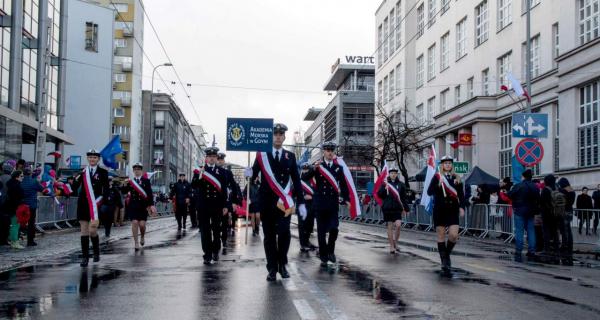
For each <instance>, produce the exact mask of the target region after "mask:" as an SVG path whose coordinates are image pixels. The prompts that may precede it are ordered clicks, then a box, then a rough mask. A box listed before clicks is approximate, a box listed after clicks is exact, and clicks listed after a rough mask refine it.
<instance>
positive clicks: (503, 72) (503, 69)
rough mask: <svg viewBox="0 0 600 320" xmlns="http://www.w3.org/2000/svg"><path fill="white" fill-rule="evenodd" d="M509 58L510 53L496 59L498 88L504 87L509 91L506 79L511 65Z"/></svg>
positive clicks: (509, 85) (509, 86) (508, 83)
mask: <svg viewBox="0 0 600 320" xmlns="http://www.w3.org/2000/svg"><path fill="white" fill-rule="evenodd" d="M510 56H511V52H509V53H507V54H505V55H503V56H502V57H500V58H498V78H499V80H500V86H502V85H504V86H506V87H507V88H509V89H510V88H511V87H512V86H511V84H510V82H509V81H508V78H507V76H508V73H509V72H510V71H511V69H512V63H511V58H510Z"/></svg>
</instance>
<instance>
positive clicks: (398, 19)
mask: <svg viewBox="0 0 600 320" xmlns="http://www.w3.org/2000/svg"><path fill="white" fill-rule="evenodd" d="M401 46H402V1H398V2H397V3H396V49H398V48H400V47H401Z"/></svg>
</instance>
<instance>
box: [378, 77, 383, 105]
mask: <svg viewBox="0 0 600 320" xmlns="http://www.w3.org/2000/svg"><path fill="white" fill-rule="evenodd" d="M377 103H379V104H383V85H382V82H381V81H379V82H378V83H377Z"/></svg>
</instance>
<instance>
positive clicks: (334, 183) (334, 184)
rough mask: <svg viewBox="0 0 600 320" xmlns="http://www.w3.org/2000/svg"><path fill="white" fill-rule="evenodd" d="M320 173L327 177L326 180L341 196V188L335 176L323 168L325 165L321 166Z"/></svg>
mask: <svg viewBox="0 0 600 320" xmlns="http://www.w3.org/2000/svg"><path fill="white" fill-rule="evenodd" d="M319 172H320V173H321V174H322V175H323V177H325V180H327V182H329V184H330V185H331V186H332V187H333V189H334V190H335V191H336V192H337V193H338V194H339V193H340V186H339V185H338V183H337V180H335V177H334V176H333V174H331V172H330V171H329V170H327V169H325V168H323V164H321V165H320V166H319Z"/></svg>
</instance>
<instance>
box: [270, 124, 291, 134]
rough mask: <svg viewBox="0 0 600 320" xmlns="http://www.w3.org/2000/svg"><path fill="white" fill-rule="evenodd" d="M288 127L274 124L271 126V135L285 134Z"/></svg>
mask: <svg viewBox="0 0 600 320" xmlns="http://www.w3.org/2000/svg"><path fill="white" fill-rule="evenodd" d="M287 130H288V127H287V126H286V125H285V124H283V123H276V124H274V125H273V133H285V132H286V131H287Z"/></svg>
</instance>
